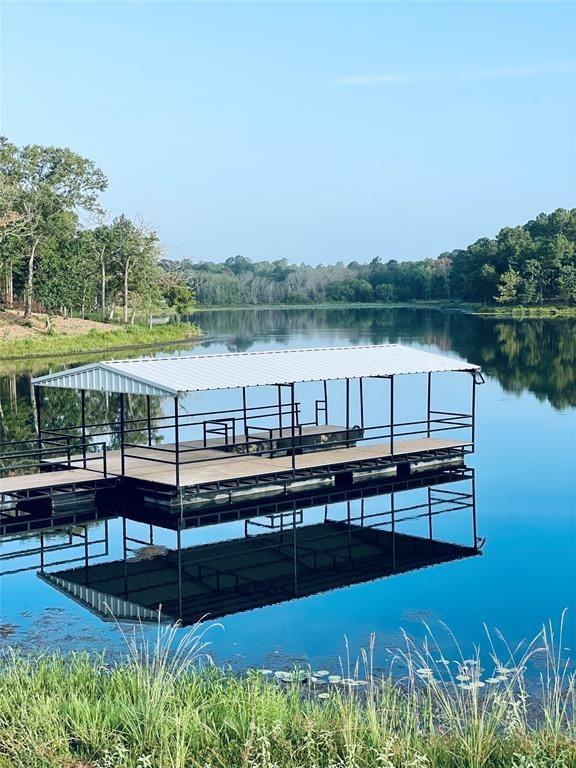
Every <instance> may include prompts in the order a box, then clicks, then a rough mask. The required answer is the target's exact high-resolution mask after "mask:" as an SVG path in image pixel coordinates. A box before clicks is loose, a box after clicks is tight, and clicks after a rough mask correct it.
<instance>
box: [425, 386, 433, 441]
mask: <svg viewBox="0 0 576 768" xmlns="http://www.w3.org/2000/svg"><path fill="white" fill-rule="evenodd" d="M431 413H432V374H431V373H429V374H428V410H427V416H426V423H427V427H426V437H430V414H431Z"/></svg>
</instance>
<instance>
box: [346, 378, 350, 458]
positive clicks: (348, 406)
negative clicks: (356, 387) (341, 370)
mask: <svg viewBox="0 0 576 768" xmlns="http://www.w3.org/2000/svg"><path fill="white" fill-rule="evenodd" d="M349 447H350V379H346V448H349Z"/></svg>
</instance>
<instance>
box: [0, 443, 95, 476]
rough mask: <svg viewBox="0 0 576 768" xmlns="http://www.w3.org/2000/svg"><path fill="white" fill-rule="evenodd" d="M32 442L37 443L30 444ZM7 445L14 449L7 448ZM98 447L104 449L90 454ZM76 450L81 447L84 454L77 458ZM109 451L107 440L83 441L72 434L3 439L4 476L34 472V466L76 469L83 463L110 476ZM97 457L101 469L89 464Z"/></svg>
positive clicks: (0, 458) (37, 469) (1, 467)
mask: <svg viewBox="0 0 576 768" xmlns="http://www.w3.org/2000/svg"><path fill="white" fill-rule="evenodd" d="M32 444H34V447H30V446H31V445H32ZM7 448H8V449H11V450H6V449H7ZM14 449H15V450H14ZM98 449H100V452H99V453H98V454H97V455H90V454H91V453H92V452H94V451H98ZM73 451H81V454H80V455H79V456H78V457H77V458H75V457H74V456H73V453H72V452H73ZM107 451H108V446H107V444H106V441H105V440H102V441H99V442H95V443H92V442H88V441H86V442H82V441H79V440H78V438H77V437H75V436H71V435H62V436H60V437H58V438H54V437H42V438H35V439H34V438H33V439H31V440H18V441H11V442H8V443H0V476H2V475H8V476H9V475H14V474H16V473H18V474H30V471H31V470H32V471H33V472H40V471H42V470H50V469H54V468H56V467H57V468H64V467H66V468H68V469H72V468H77V467H78V466H79V465H80V466H81V467H82V468H83V469H88V470H91V471H94V472H98V473H99V474H102V475H103V476H104V477H108V457H107ZM96 461H98V462H100V463H101V464H102V466H101V468H100V469H98V468H94V467H93V466H88V464H89V463H90V462H96Z"/></svg>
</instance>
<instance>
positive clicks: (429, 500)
mask: <svg viewBox="0 0 576 768" xmlns="http://www.w3.org/2000/svg"><path fill="white" fill-rule="evenodd" d="M427 490H428V538H429V539H430V541H432V493H431V491H430V488H428V489H427Z"/></svg>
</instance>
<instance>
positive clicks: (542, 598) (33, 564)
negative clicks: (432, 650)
mask: <svg viewBox="0 0 576 768" xmlns="http://www.w3.org/2000/svg"><path fill="white" fill-rule="evenodd" d="M193 319H194V321H195V322H197V323H198V324H199V325H200V327H201V328H202V330H203V334H204V335H203V337H202V338H201V339H199V340H198V341H197V342H196V343H193V344H188V345H186V346H185V347H184V346H179V347H177V349H178V351H186V352H194V353H197V354H204V353H215V352H221V351H248V350H251V351H255V350H264V349H278V348H299V347H326V346H349V345H356V344H372V343H373V344H383V343H401V344H407V345H413V346H416V347H419V348H423V349H427V350H430V351H433V352H438V353H441V354H448V355H453V356H457V357H460V358H463V359H465V360H467V361H469V362H471V363H475V364H478V365H481V366H482V369H483V373H484V376H485V379H486V384H485V386H482V387H480V388H479V389H478V400H477V442H476V452H475V454H474V455H472V456H471V457H470V458H469V460H468V464H469V465H470V466H471V467H473V468H474V469H475V486H476V487H475V497H476V498H475V502H476V510H477V525H478V535H479V536H481V537H482V539H484V540H485V541H484V543H483V547H482V555H481V556H478V557H463V558H458V559H454V560H452V561H447V562H442V563H439V564H436V565H433V566H431V567H426V568H418V569H417V570H407V571H406V572H405V573H399V574H396V575H394V576H391V577H388V578H372V579H370V580H365V581H364V582H363V583H351V584H350V585H348V586H344V585H335V586H334V585H333V586H332V588H329V589H326V590H325V591H322V592H319V593H318V594H310V595H307V596H305V597H300V598H299V599H291V600H285V601H283V602H277V603H276V604H272V605H267V606H266V607H259V608H253V609H251V610H245V611H239V612H238V613H235V614H234V615H229V616H226V617H225V618H223V619H222V620H221V622H220V623H221V624H222V627H223V628H222V629H219V628H218V629H216V628H215V629H214V630H213V631H211V634H210V637H211V640H212V648H211V651H212V654H213V655H214V657H215V659H216V660H217V661H219V662H226V663H229V664H231V665H232V667H233V668H235V669H241V668H243V667H246V666H253V665H256V666H271V667H273V668H283V667H285V666H286V665H291V664H292V663H293V662H294V661H297V662H303V663H307V662H310V663H312V664H314V665H319V664H327V665H332V666H334V665H336V664H337V661H336V659H337V657H338V656H339V654H342V653H343V652H344V640H343V638H344V636H346V637H347V638H348V642H349V645H350V648H351V649H352V653H353V655H355V654H356V653H357V652H358V650H359V649H360V648H361V647H366V646H367V644H368V642H369V637H370V633H372V632H375V633H376V643H377V652H378V653H381V654H382V658H384V655H385V649H386V648H391V647H394V646H395V645H397V644H398V643H399V642H401V639H402V634H401V630H402V629H404V630H405V631H406V632H408V633H410V634H413V635H416V636H421V635H422V634H423V632H424V627H423V622H425V623H426V624H428V625H430V626H431V627H432V629H433V630H434V632H435V634H437V636H438V638H439V639H440V644H441V646H442V647H447V646H448V645H449V644H450V642H451V641H450V640H449V635H448V633H447V631H446V629H445V628H444V627H445V625H446V626H448V627H449V628H450V630H451V631H452V632H453V633H454V635H455V636H456V637H457V638H458V640H459V641H460V642H461V644H462V645H463V647H464V648H472V645H473V644H474V643H481V644H484V645H485V644H486V640H485V635H484V628H483V626H484V625H487V626H488V627H490V628H498V630H500V631H501V632H502V633H503V635H504V636H505V637H506V638H507V639H508V640H509V641H510V642H511V643H517V642H519V641H521V640H522V639H523V638H530V637H531V636H533V635H534V634H535V633H536V632H537V631H538V630H539V628H540V626H541V624H542V622H544V621H547V620H548V619H551V620H553V621H555V622H557V621H558V620H559V618H560V615H561V613H562V611H563V610H564V609H565V608H568V609H569V612H568V619H567V635H566V638H565V641H564V644H565V647H567V648H570V647H573V645H574V643H575V642H576V637H575V635H576V632H575V629H574V627H575V620H574V615H573V614H574V613H575V608H576V557H575V555H576V525H575V519H576V410H575V409H576V321H574V320H570V319H561V320H560V319H559V320H554V319H545V320H533V319H530V320H516V319H500V318H498V319H495V318H491V317H483V316H473V315H468V314H462V313H459V312H443V311H439V310H428V309H401V308H398V309H373V308H369V309H368V308H367V309H345V308H334V309H310V310H302V309H294V310H268V309H266V310H264V309H263V310H235V311H226V312H225V311H204V312H199V313H197V315H196V316H195V317H193ZM162 353H163V354H165V351H163V352H162ZM159 354H160V353H159ZM136 355H137V353H136V352H135V353H134V354H133V355H131V356H136ZM127 356H130V355H127V353H126V352H125V351H123V352H121V353H117V354H115V355H114V354H105V355H103V357H110V358H111V357H117V358H118V357H127ZM78 363H79V361H78V360H77V359H75V360H69V359H65V360H64V359H60V360H54V361H43V360H34V361H30V362H29V364H27V363H25V362H24V361H19V362H18V363H17V364H13V363H4V362H0V406H1V409H2V410H1V411H0V418H1V419H2V424H3V431H4V434H3V435H2V436H0V440H10V439H12V440H19V439H24V438H27V437H29V436H31V435H32V434H33V429H34V420H33V411H32V404H31V384H30V380H31V377H32V376H33V375H40V374H43V373H47V372H48V371H50V370H58V369H59V368H63V367H65V366H68V365H73V364H78ZM0 435H1V433H0ZM370 503H371V504H372V508H375V507H374V505H376V504H378V503H381V502H379V501H378V500H375V501H374V500H373V501H371V502H370ZM336 507H337V509H336V508H335V510H334V514H336V515H340V516H341V515H342V514H345V513H346V508H345V504H340V505H336ZM353 511H354V512H356V511H357V510H356V507H353ZM303 514H304V515H308V514H309V515H310V517H309V518H308V520H309V521H311V522H314V521H315V520H316V519H317V518H318V516H319V515H321V510H319V509H311V511H310V512H309V513H308V511H304V513H303ZM106 526H107V529H108V531H107V536H108V539H107V545H108V553H107V554H106V555H105V556H104V557H102V558H100V560H98V562H100V561H104V562H106V561H113V560H118V559H120V558H122V556H123V539H122V535H123V531H122V521H121V520H120V519H112V520H110V521H109V522H108V523H106ZM133 526H135V527H134V529H133V530H134V533H133V534H132V536H133V537H134V538H136V539H139V540H140V539H142V537H143V535H144V534H143V533H142V531H140V530H139V529H138V527H137V526H138V524H137V523H134V524H133ZM438 526H439V527H438V537H439V538H440V539H442V540H452V539H453V538H454V539H458V540H462V541H466V540H467V539H466V537H469V522H468V521H467V519H465V518H464V517H463V516H462V515H460V514H455V515H452V516H446V519H445V520H444V519H443V520H442V521H441V522H440V521H439V523H438ZM104 527H105V524H104V523H103V522H101V523H94V524H93V525H92V526H91V527H90V528H91V530H90V535H91V537H92V540H93V541H95V542H98V540H99V539H102V538H103V535H104V534H103V531H104ZM140 528H142V526H140ZM131 530H132V529H131ZM243 530H244V523H228V524H226V525H225V526H222V528H218V527H214V526H212V527H210V528H206V529H202V530H190V531H186V532H185V533H184V534H183V538H184V541H183V546H185V547H192V546H195V545H197V544H203V543H207V542H211V541H216V540H218V539H219V537H223V538H228V539H234V538H236V537H238V536H242V533H243ZM411 532H412V530H411ZM413 532H414V533H415V534H418V533H419V532H420V529H419V528H418V526H416V527H414V528H413ZM146 535H148V534H147V533H146ZM75 537H76V538H75ZM44 539H47V540H48V543H49V545H50V546H51V550H50V556H49V558H48V560H47V562H46V563H45V565H46V569H47V571H48V572H50V571H51V570H57V569H58V568H66V567H71V566H66V564H65V563H66V562H67V558H68V559H69V558H71V557H78V556H79V554H80V556H81V555H82V551H81V550H82V547H83V544H82V541H81V538H79V536H78V532H76V533H75V532H74V531H72V532H66V534H65V535H63V534H62V533H60V534H58V533H55V532H53V533H51V534H50V533H49V534H47V535H46V536H45V537H44ZM45 543H46V541H44V542H43V544H45ZM153 544H154V546H155V547H161V548H162V547H168V548H170V547H173V546H174V535H173V533H172V532H169V531H165V530H160V529H158V530H156V531H154V539H153ZM70 545H78V546H76V548H75V549H74V548H73V549H71V548H70ZM94 546H95V547H96V548H97V546H102V547H103V546H104V544H101V545H99V544H95V545H94ZM38 547H39V537H38V536H34V535H31V536H28V537H27V538H25V539H22V538H19V539H17V540H15V541H3V542H2V543H1V552H0V558H1V559H0V566H1V570H2V572H3V573H6V571H18V572H16V573H9V574H7V575H4V576H3V577H2V578H1V579H0V607H1V614H2V618H1V622H2V631H1V632H0V635H1V638H0V641H1V642H2V643H4V644H11V645H19V646H21V647H23V648H26V649H41V650H46V649H54V648H62V649H63V650H71V649H76V648H81V649H90V650H104V649H107V650H109V651H110V652H112V653H115V652H117V651H118V650H119V649H121V648H122V647H123V642H124V641H123V639H122V637H121V633H120V632H119V630H118V628H117V627H116V626H115V625H114V624H113V623H106V622H103V621H102V620H101V619H100V618H99V617H98V616H97V615H94V614H93V613H91V612H89V611H87V610H86V609H85V608H84V607H82V606H81V605H78V604H76V603H75V602H74V601H72V600H71V599H70V598H69V597H67V596H66V595H65V594H62V593H61V592H59V591H58V590H57V589H55V588H54V586H53V585H52V584H50V583H47V582H46V581H44V580H42V579H40V578H38V577H37V571H38V557H39V555H38V553H37V549H38ZM94 551H97V549H95V550H94ZM71 553H72V554H71ZM58 561H60V562H61V563H63V565H52V566H49V565H48V563H56V562H58ZM25 569H26V570H25Z"/></svg>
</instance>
